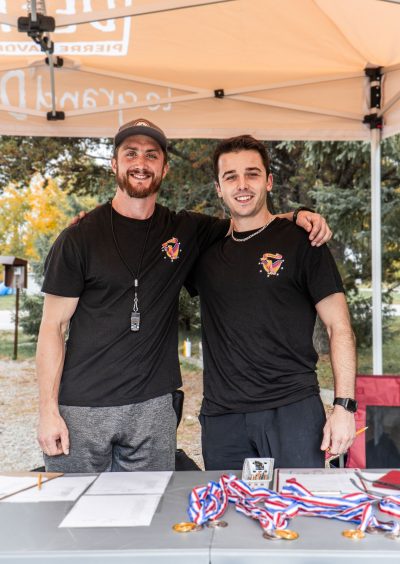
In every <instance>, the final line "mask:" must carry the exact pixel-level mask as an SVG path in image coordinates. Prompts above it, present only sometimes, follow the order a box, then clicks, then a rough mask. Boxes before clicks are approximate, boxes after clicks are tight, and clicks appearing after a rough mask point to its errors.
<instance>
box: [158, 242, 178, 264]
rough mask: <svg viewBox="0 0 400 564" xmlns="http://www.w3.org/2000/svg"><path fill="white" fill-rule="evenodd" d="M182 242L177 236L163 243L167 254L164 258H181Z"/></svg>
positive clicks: (163, 248)
mask: <svg viewBox="0 0 400 564" xmlns="http://www.w3.org/2000/svg"><path fill="white" fill-rule="evenodd" d="M180 247H181V244H180V242H179V241H178V239H177V238H176V237H171V239H168V241H165V243H163V244H162V246H161V250H162V251H163V252H164V253H165V254H166V256H165V257H164V258H167V257H168V258H170V259H171V262H172V261H174V260H176V259H177V258H179V253H180V252H181V250H180Z"/></svg>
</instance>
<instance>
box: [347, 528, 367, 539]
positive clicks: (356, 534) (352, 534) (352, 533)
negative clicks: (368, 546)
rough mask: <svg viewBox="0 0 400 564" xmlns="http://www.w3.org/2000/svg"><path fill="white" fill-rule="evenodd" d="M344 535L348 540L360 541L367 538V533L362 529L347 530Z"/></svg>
mask: <svg viewBox="0 0 400 564" xmlns="http://www.w3.org/2000/svg"><path fill="white" fill-rule="evenodd" d="M342 535H343V536H344V537H346V538H347V539H353V540H359V539H363V538H364V537H365V533H363V531H361V530H360V529H345V530H344V531H342Z"/></svg>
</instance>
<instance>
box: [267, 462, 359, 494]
mask: <svg viewBox="0 0 400 564" xmlns="http://www.w3.org/2000/svg"><path fill="white" fill-rule="evenodd" d="M278 477H279V478H278V479H279V483H278V488H279V491H281V490H282V487H283V486H284V484H285V482H286V480H288V479H289V478H296V480H297V481H298V482H299V483H300V484H301V485H302V486H304V487H305V488H307V489H308V490H310V491H311V492H312V493H319V494H322V495H334V494H343V493H352V492H358V491H360V490H358V489H357V488H356V487H355V486H353V484H352V483H351V482H350V478H353V479H355V477H356V476H355V474H354V470H353V469H351V468H337V469H335V468H330V469H325V468H310V469H303V468H301V469H293V470H279V474H278Z"/></svg>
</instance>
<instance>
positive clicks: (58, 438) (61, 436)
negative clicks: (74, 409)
mask: <svg viewBox="0 0 400 564" xmlns="http://www.w3.org/2000/svg"><path fill="white" fill-rule="evenodd" d="M38 441H39V445H40V448H41V449H42V451H43V452H44V453H45V454H47V455H48V456H57V455H59V454H69V433H68V428H67V426H66V424H65V421H64V419H63V418H62V417H61V415H60V414H59V413H47V414H46V415H41V416H40V420H39V428H38Z"/></svg>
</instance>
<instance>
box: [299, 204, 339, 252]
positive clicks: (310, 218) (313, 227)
mask: <svg viewBox="0 0 400 564" xmlns="http://www.w3.org/2000/svg"><path fill="white" fill-rule="evenodd" d="M296 225H298V226H299V227H302V228H303V229H305V230H306V231H307V232H308V233H310V236H309V239H310V241H311V245H312V246H313V247H320V246H321V245H323V244H324V243H327V242H328V241H329V240H330V239H331V238H332V231H331V230H330V228H329V225H328V224H327V223H326V220H325V218H323V217H322V215H320V214H319V213H314V212H310V211H306V210H301V211H299V213H298V215H297V222H296Z"/></svg>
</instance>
